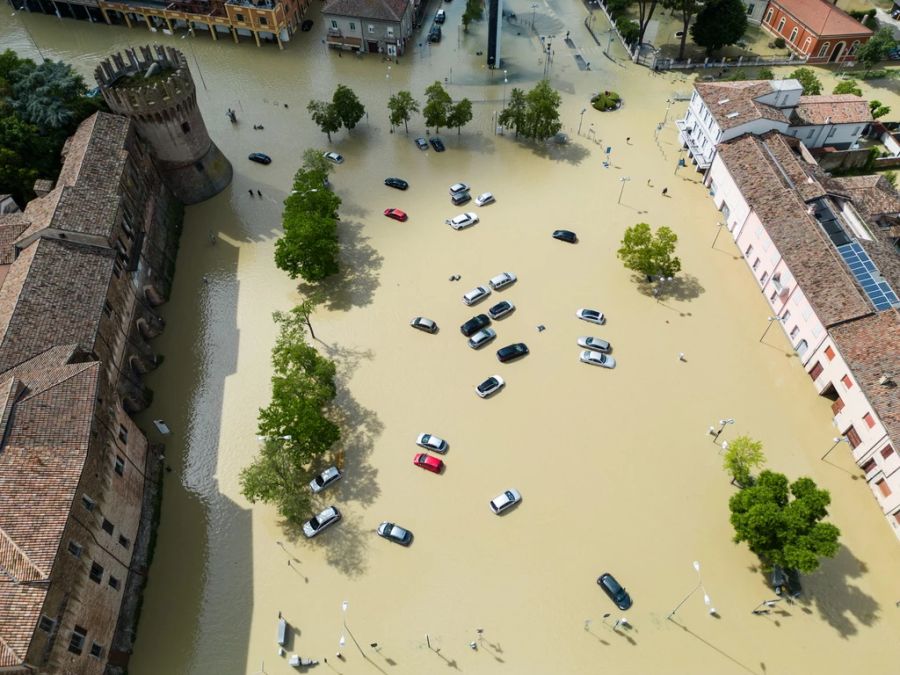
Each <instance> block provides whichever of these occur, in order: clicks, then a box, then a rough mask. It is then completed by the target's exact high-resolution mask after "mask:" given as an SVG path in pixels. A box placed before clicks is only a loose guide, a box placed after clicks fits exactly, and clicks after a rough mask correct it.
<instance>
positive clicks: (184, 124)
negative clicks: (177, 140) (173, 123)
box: [181, 122, 191, 134]
mask: <svg viewBox="0 0 900 675" xmlns="http://www.w3.org/2000/svg"><path fill="white" fill-rule="evenodd" d="M181 131H182V132H184V133H186V134H189V133H190V132H191V125H190V124H188V123H187V122H182V123H181Z"/></svg>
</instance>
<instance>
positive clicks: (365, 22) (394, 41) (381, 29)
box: [322, 0, 415, 58]
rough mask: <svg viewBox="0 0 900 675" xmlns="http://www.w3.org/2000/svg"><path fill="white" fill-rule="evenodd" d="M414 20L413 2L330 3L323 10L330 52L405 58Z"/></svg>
mask: <svg viewBox="0 0 900 675" xmlns="http://www.w3.org/2000/svg"><path fill="white" fill-rule="evenodd" d="M414 16H415V12H414V7H413V4H412V3H411V2H410V0H331V2H329V3H328V4H327V5H325V7H324V8H323V9H322V19H323V20H324V21H325V25H326V26H327V30H328V33H327V36H326V38H325V44H327V45H328V47H330V48H331V49H342V50H346V51H353V52H360V53H364V54H386V55H387V56H388V57H390V58H395V57H398V56H403V54H404V53H405V52H406V47H407V45H408V43H409V41H410V39H411V37H412V31H413V19H414Z"/></svg>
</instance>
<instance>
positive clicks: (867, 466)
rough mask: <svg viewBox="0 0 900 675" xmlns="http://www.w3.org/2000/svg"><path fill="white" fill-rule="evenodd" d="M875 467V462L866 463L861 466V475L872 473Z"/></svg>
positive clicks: (871, 460) (872, 460)
mask: <svg viewBox="0 0 900 675" xmlns="http://www.w3.org/2000/svg"><path fill="white" fill-rule="evenodd" d="M876 466H877V465H876V464H875V460H874V459H870V460H869V461H868V462H866V463H865V464H863V465H862V470H863V473H865V474H869V473H872V472H873V471H874V470H875V467H876Z"/></svg>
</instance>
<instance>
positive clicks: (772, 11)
mask: <svg viewBox="0 0 900 675" xmlns="http://www.w3.org/2000/svg"><path fill="white" fill-rule="evenodd" d="M774 13H775V10H774V9H772V8H771V7H770V8H769V11H768V12H766V23H769V24H770V23H772V15H773V14H774Z"/></svg>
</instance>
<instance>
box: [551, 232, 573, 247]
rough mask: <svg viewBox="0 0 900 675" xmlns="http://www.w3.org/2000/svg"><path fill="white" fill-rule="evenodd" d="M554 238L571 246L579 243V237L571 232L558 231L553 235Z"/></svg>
mask: <svg viewBox="0 0 900 675" xmlns="http://www.w3.org/2000/svg"><path fill="white" fill-rule="evenodd" d="M553 238H554V239H559V240H560V241H565V242H568V243H570V244H574V243H575V242H576V241H578V235H576V234H575V233H574V232H572V231H571V230H556V231H555V232H554V233H553Z"/></svg>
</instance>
